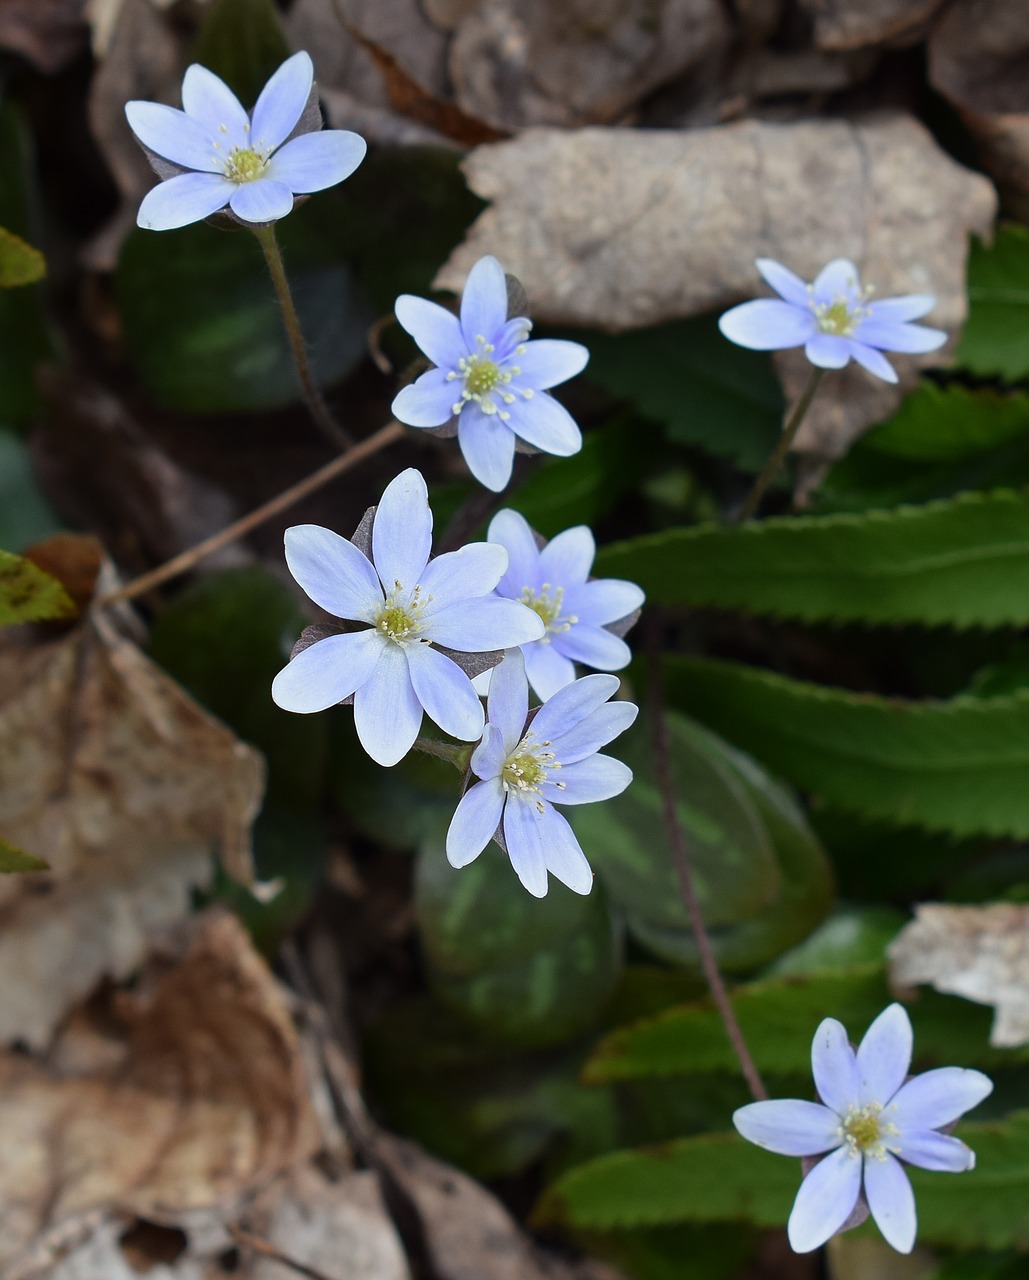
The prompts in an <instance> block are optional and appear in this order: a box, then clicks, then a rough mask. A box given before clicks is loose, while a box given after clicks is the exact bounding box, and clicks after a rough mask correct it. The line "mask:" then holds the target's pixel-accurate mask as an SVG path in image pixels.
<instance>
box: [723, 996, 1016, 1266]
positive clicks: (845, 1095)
mask: <svg viewBox="0 0 1029 1280" xmlns="http://www.w3.org/2000/svg"><path fill="white" fill-rule="evenodd" d="M911 1052H912V1032H911V1021H910V1019H909V1018H908V1015H907V1012H906V1011H905V1009H904V1008H903V1006H902V1005H899V1004H891V1005H890V1006H889V1008H888V1009H885V1010H884V1011H883V1012H882V1013H881V1014H880V1015H879V1016H878V1018H876V1020H875V1021H874V1022H873V1023H872V1025H871V1026H870V1027H869V1028H868V1030H867V1031H866V1032H865V1037H864V1039H863V1040H862V1041H861V1043H860V1045H859V1046H858V1048H857V1052H855V1051H854V1050H853V1049H852V1048H851V1047H850V1042H849V1041H848V1039H847V1032H846V1029H845V1028H844V1026H843V1024H842V1023H839V1022H837V1021H836V1020H835V1018H826V1019H825V1021H824V1022H822V1023H821V1025H820V1026H819V1028H818V1030H817V1031H816V1032H815V1039H814V1042H813V1044H812V1046H811V1070H812V1074H813V1075H814V1077H815V1087H816V1088H817V1089H818V1096H819V1097H820V1098H821V1099H822V1101H821V1103H818V1102H802V1101H800V1100H799V1099H782V1100H779V1101H774V1102H752V1103H750V1105H749V1106H746V1107H741V1108H740V1109H739V1110H738V1111H737V1112H736V1114H735V1115H734V1116H733V1123H734V1124H735V1125H736V1128H737V1129H738V1130H739V1131H740V1133H741V1134H742V1135H743V1136H744V1137H745V1138H746V1139H748V1141H750V1142H753V1143H756V1144H757V1145H758V1146H759V1147H764V1148H765V1149H766V1150H768V1151H775V1152H777V1153H778V1154H779V1155H784V1156H801V1157H807V1158H813V1157H820V1158H819V1159H818V1163H817V1164H814V1165H813V1167H812V1168H811V1169H810V1172H808V1174H807V1176H806V1177H805V1178H804V1181H803V1182H802V1183H801V1185H800V1191H799V1192H798V1193H797V1199H796V1202H795V1203H794V1205H793V1212H792V1213H791V1214H790V1221H789V1227H788V1231H789V1237H790V1244H791V1245H792V1246H793V1248H794V1249H795V1250H796V1251H797V1252H798V1253H808V1252H810V1251H811V1250H812V1249H817V1248H818V1246H819V1245H822V1244H825V1242H826V1240H828V1239H829V1237H830V1236H833V1235H835V1234H836V1232H837V1231H841V1230H842V1229H843V1228H844V1227H846V1226H847V1225H856V1223H857V1222H858V1221H860V1220H861V1218H862V1217H864V1216H865V1213H866V1212H867V1211H870V1212H871V1214H872V1217H873V1218H874V1219H875V1221H876V1224H877V1225H878V1227H879V1230H880V1231H881V1232H882V1233H883V1235H884V1236H885V1237H886V1239H887V1241H888V1242H889V1243H890V1244H891V1245H892V1246H893V1247H894V1249H897V1250H899V1252H901V1253H910V1252H911V1249H912V1248H913V1247H914V1243H915V1233H916V1230H917V1226H918V1219H917V1217H916V1214H915V1198H914V1195H913V1194H912V1191H911V1184H910V1182H908V1179H907V1174H906V1173H905V1172H904V1169H903V1165H904V1164H910V1165H916V1166H918V1167H919V1168H921V1169H936V1170H940V1171H942V1172H945V1173H964V1172H965V1171H967V1170H969V1169H972V1168H974V1167H975V1155H974V1153H973V1152H972V1151H970V1150H969V1148H968V1147H966V1146H965V1144H964V1143H963V1142H961V1141H959V1140H958V1139H957V1138H952V1137H950V1136H949V1135H948V1134H946V1133H940V1132H938V1130H940V1129H942V1128H944V1127H946V1126H947V1125H950V1124H953V1123H954V1121H955V1120H957V1119H958V1117H959V1116H962V1115H964V1113H965V1112H966V1111H970V1110H971V1109H972V1108H973V1107H976V1106H978V1105H979V1103H980V1102H982V1100H983V1099H984V1098H985V1097H986V1096H987V1095H988V1094H989V1093H990V1092H991V1091H992V1089H993V1084H992V1082H991V1081H990V1080H989V1079H988V1078H987V1077H986V1076H984V1075H983V1074H982V1072H980V1071H967V1070H964V1069H963V1068H961V1067H939V1068H937V1069H936V1070H935V1071H926V1072H924V1073H923V1074H922V1075H920V1076H914V1077H912V1078H910V1079H909V1078H908V1070H909V1068H910V1066H911ZM862 1198H863V1203H862ZM855 1210H858V1211H859V1213H858V1214H857V1215H856V1214H855Z"/></svg>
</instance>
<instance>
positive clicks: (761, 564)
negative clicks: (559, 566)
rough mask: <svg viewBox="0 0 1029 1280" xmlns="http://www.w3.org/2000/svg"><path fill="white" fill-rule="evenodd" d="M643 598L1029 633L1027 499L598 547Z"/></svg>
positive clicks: (1020, 495) (785, 521)
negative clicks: (1018, 629)
mask: <svg viewBox="0 0 1029 1280" xmlns="http://www.w3.org/2000/svg"><path fill="white" fill-rule="evenodd" d="M597 566H598V567H597V572H598V574H604V575H608V574H610V575H612V576H615V577H621V578H630V579H631V580H632V581H634V582H638V583H639V584H640V586H641V587H643V589H644V591H646V593H647V596H648V598H649V599H650V600H652V601H654V602H655V603H661V604H687V605H691V606H694V607H696V606H709V607H716V608H723V609H744V610H747V611H748V612H752V613H767V614H771V615H773V616H775V617H782V618H799V619H801V620H803V621H805V622H829V621H831V622H867V623H879V624H894V623H922V624H924V625H928V626H941V625H950V626H955V627H970V626H984V627H998V626H1007V625H1014V626H1023V625H1025V624H1027V623H1029V492H1013V491H1010V490H1003V489H1002V490H998V491H996V492H994V493H988V494H982V493H967V494H962V495H960V496H958V497H956V498H952V499H949V500H945V501H941V502H933V503H927V504H926V505H924V506H920V507H900V508H897V509H896V510H893V511H870V512H867V513H863V514H860V515H851V514H844V515H831V516H800V517H788V518H781V519H771V520H763V521H761V522H760V523H756V522H755V523H749V524H746V525H743V526H741V527H740V528H736V529H732V528H725V527H722V526H718V525H700V526H697V527H693V528H677V529H670V530H667V531H665V532H663V533H657V534H649V535H647V536H645V537H642V538H633V539H630V540H628V541H626V542H620V543H614V544H613V545H611V546H608V547H606V548H604V550H603V551H602V552H601V554H600V556H598V559H597Z"/></svg>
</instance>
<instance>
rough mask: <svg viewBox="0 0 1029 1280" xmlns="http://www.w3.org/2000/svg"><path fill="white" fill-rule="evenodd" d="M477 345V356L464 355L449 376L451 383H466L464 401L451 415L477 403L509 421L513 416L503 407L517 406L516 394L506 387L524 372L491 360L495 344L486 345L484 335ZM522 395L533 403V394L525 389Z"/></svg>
mask: <svg viewBox="0 0 1029 1280" xmlns="http://www.w3.org/2000/svg"><path fill="white" fill-rule="evenodd" d="M475 345H476V351H475V353H474V355H470V356H462V357H461V359H460V360H458V362H457V368H456V369H451V371H450V372H449V373H448V374H447V381H448V382H457V381H458V380H460V381H461V382H463V384H464V385H463V386H462V388H461V399H460V400H458V401H457V402H456V403H455V404H454V405H453V406H452V412H453V413H454V414H458V413H460V412H461V410H462V409H463V408H464V407H465V405H466V404H469V403H474V404H477V405H478V406H479V408H480V409H481V410H482V412H483V413H487V414H492V413H495V414H496V415H497V416H498V417H499V418H500V420H501V422H506V421H507V420H508V418H510V416H511V415H510V413H508V411H507V410H506V409H504V408H502V405H505V404H514V402H515V399H516V397H515V395H514V393H513V392H511V391H508V390H507V389H506V388H507V384H508V383H509V382H510V381H511V379H512V378H516V377H517V376H518V375H519V374H520V373H521V369H519V368H518V366H517V365H511V367H510V368H508V369H504V368H502V367H501V366H500V365H499V364H497V362H496V361H495V360H491V359H490V357H491V356H492V355H493V352H494V350H495V349H496V348H495V347H494V345H493V343H492V342H487V341H486V339H485V338H484V337H483V336H482V334H479V336H478V337H477V338H476V339H475ZM524 350H525V348H524V347H522V346H520V347H518V348H517V350H516V352H515V354H516V355H517V354H519V353H521V352H523V351H524ZM520 394H521V395H522V396H523V397H524V398H525V399H526V400H530V399H531V398H532V395H533V392H532V391H531V390H529V389H526V390H523V391H521V392H520ZM498 401H499V403H498Z"/></svg>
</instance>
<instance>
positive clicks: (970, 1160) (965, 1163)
mask: <svg viewBox="0 0 1029 1280" xmlns="http://www.w3.org/2000/svg"><path fill="white" fill-rule="evenodd" d="M892 1142H893V1140H892V1139H891V1143H892ZM896 1146H897V1147H899V1148H900V1150H899V1151H897V1155H898V1156H900V1158H901V1160H904V1161H905V1162H906V1163H907V1164H913V1165H917V1166H918V1168H919V1169H934V1170H936V1171H937V1172H939V1173H967V1172H968V1171H969V1169H974V1168H975V1152H974V1151H973V1150H972V1149H971V1147H966V1146H965V1144H964V1143H963V1142H961V1141H960V1140H959V1139H958V1138H952V1137H951V1136H950V1135H949V1134H947V1133H934V1132H933V1131H932V1130H931V1129H912V1130H909V1131H905V1132H904V1133H903V1134H901V1136H900V1138H899V1139H897V1140H896Z"/></svg>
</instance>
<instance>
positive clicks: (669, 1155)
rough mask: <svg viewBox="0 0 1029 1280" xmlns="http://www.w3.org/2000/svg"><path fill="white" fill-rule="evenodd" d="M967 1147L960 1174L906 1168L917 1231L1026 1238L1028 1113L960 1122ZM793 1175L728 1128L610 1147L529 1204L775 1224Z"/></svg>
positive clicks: (645, 1218)
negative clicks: (648, 1144) (969, 1163)
mask: <svg viewBox="0 0 1029 1280" xmlns="http://www.w3.org/2000/svg"><path fill="white" fill-rule="evenodd" d="M957 1136H958V1137H959V1138H961V1139H963V1140H964V1141H965V1142H967V1143H968V1145H969V1146H970V1147H972V1149H973V1150H974V1151H975V1153H976V1157H977V1165H976V1168H975V1170H974V1171H973V1172H971V1173H967V1174H962V1175H961V1176H960V1177H958V1176H953V1177H945V1176H943V1175H941V1174H933V1173H929V1174H926V1173H924V1172H923V1171H922V1170H920V1169H913V1170H911V1177H912V1182H913V1183H914V1187H915V1198H916V1201H917V1203H918V1220H919V1238H920V1239H921V1240H922V1241H923V1242H924V1243H928V1244H940V1245H950V1246H953V1247H958V1248H975V1247H980V1246H986V1247H989V1248H1004V1247H1005V1246H1006V1245H1010V1244H1017V1245H1019V1246H1020V1247H1023V1248H1024V1247H1025V1246H1026V1244H1027V1243H1029V1197H1027V1196H1026V1194H1025V1192H1026V1186H1027V1185H1029V1112H1024V1111H1023V1112H1016V1113H1015V1114H1014V1115H1012V1116H1011V1117H1010V1118H1009V1119H1008V1120H1006V1121H1004V1122H1003V1123H1000V1124H965V1125H962V1126H960V1127H959V1129H958V1131H957ZM799 1184H800V1163H799V1161H797V1160H790V1159H786V1158H784V1157H782V1156H774V1155H772V1154H770V1153H769V1152H767V1151H762V1150H760V1148H758V1147H753V1146H751V1145H750V1144H749V1143H746V1142H744V1141H743V1140H742V1139H741V1138H737V1137H736V1136H735V1135H730V1134H720V1133H712V1134H704V1135H702V1136H700V1137H694V1138H683V1139H681V1140H679V1141H676V1142H669V1143H666V1144H665V1145H663V1146H661V1147H655V1148H650V1149H644V1150H639V1151H618V1152H614V1153H612V1154H611V1155H607V1156H601V1157H600V1158H599V1159H597V1160H593V1161H591V1162H590V1163H588V1164H585V1165H580V1166H579V1168H577V1169H573V1170H571V1172H569V1173H567V1174H565V1176H564V1177H563V1178H561V1179H560V1180H559V1181H558V1182H557V1183H556V1184H555V1185H554V1186H553V1187H551V1188H550V1190H549V1191H548V1192H547V1194H546V1196H545V1197H544V1199H543V1202H542V1203H541V1205H540V1208H539V1209H538V1210H537V1215H536V1216H537V1218H538V1219H542V1220H543V1221H550V1222H562V1223H567V1224H570V1225H572V1226H576V1227H584V1228H600V1229H605V1228H611V1227H636V1226H643V1225H657V1224H661V1223H673V1222H751V1223H754V1224H755V1225H757V1226H765V1227H781V1226H782V1225H783V1224H784V1223H785V1222H786V1219H787V1217H788V1216H789V1212H790V1208H791V1206H792V1203H793V1199H794V1196H795V1195H796V1191H797V1187H798V1186H799Z"/></svg>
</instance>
